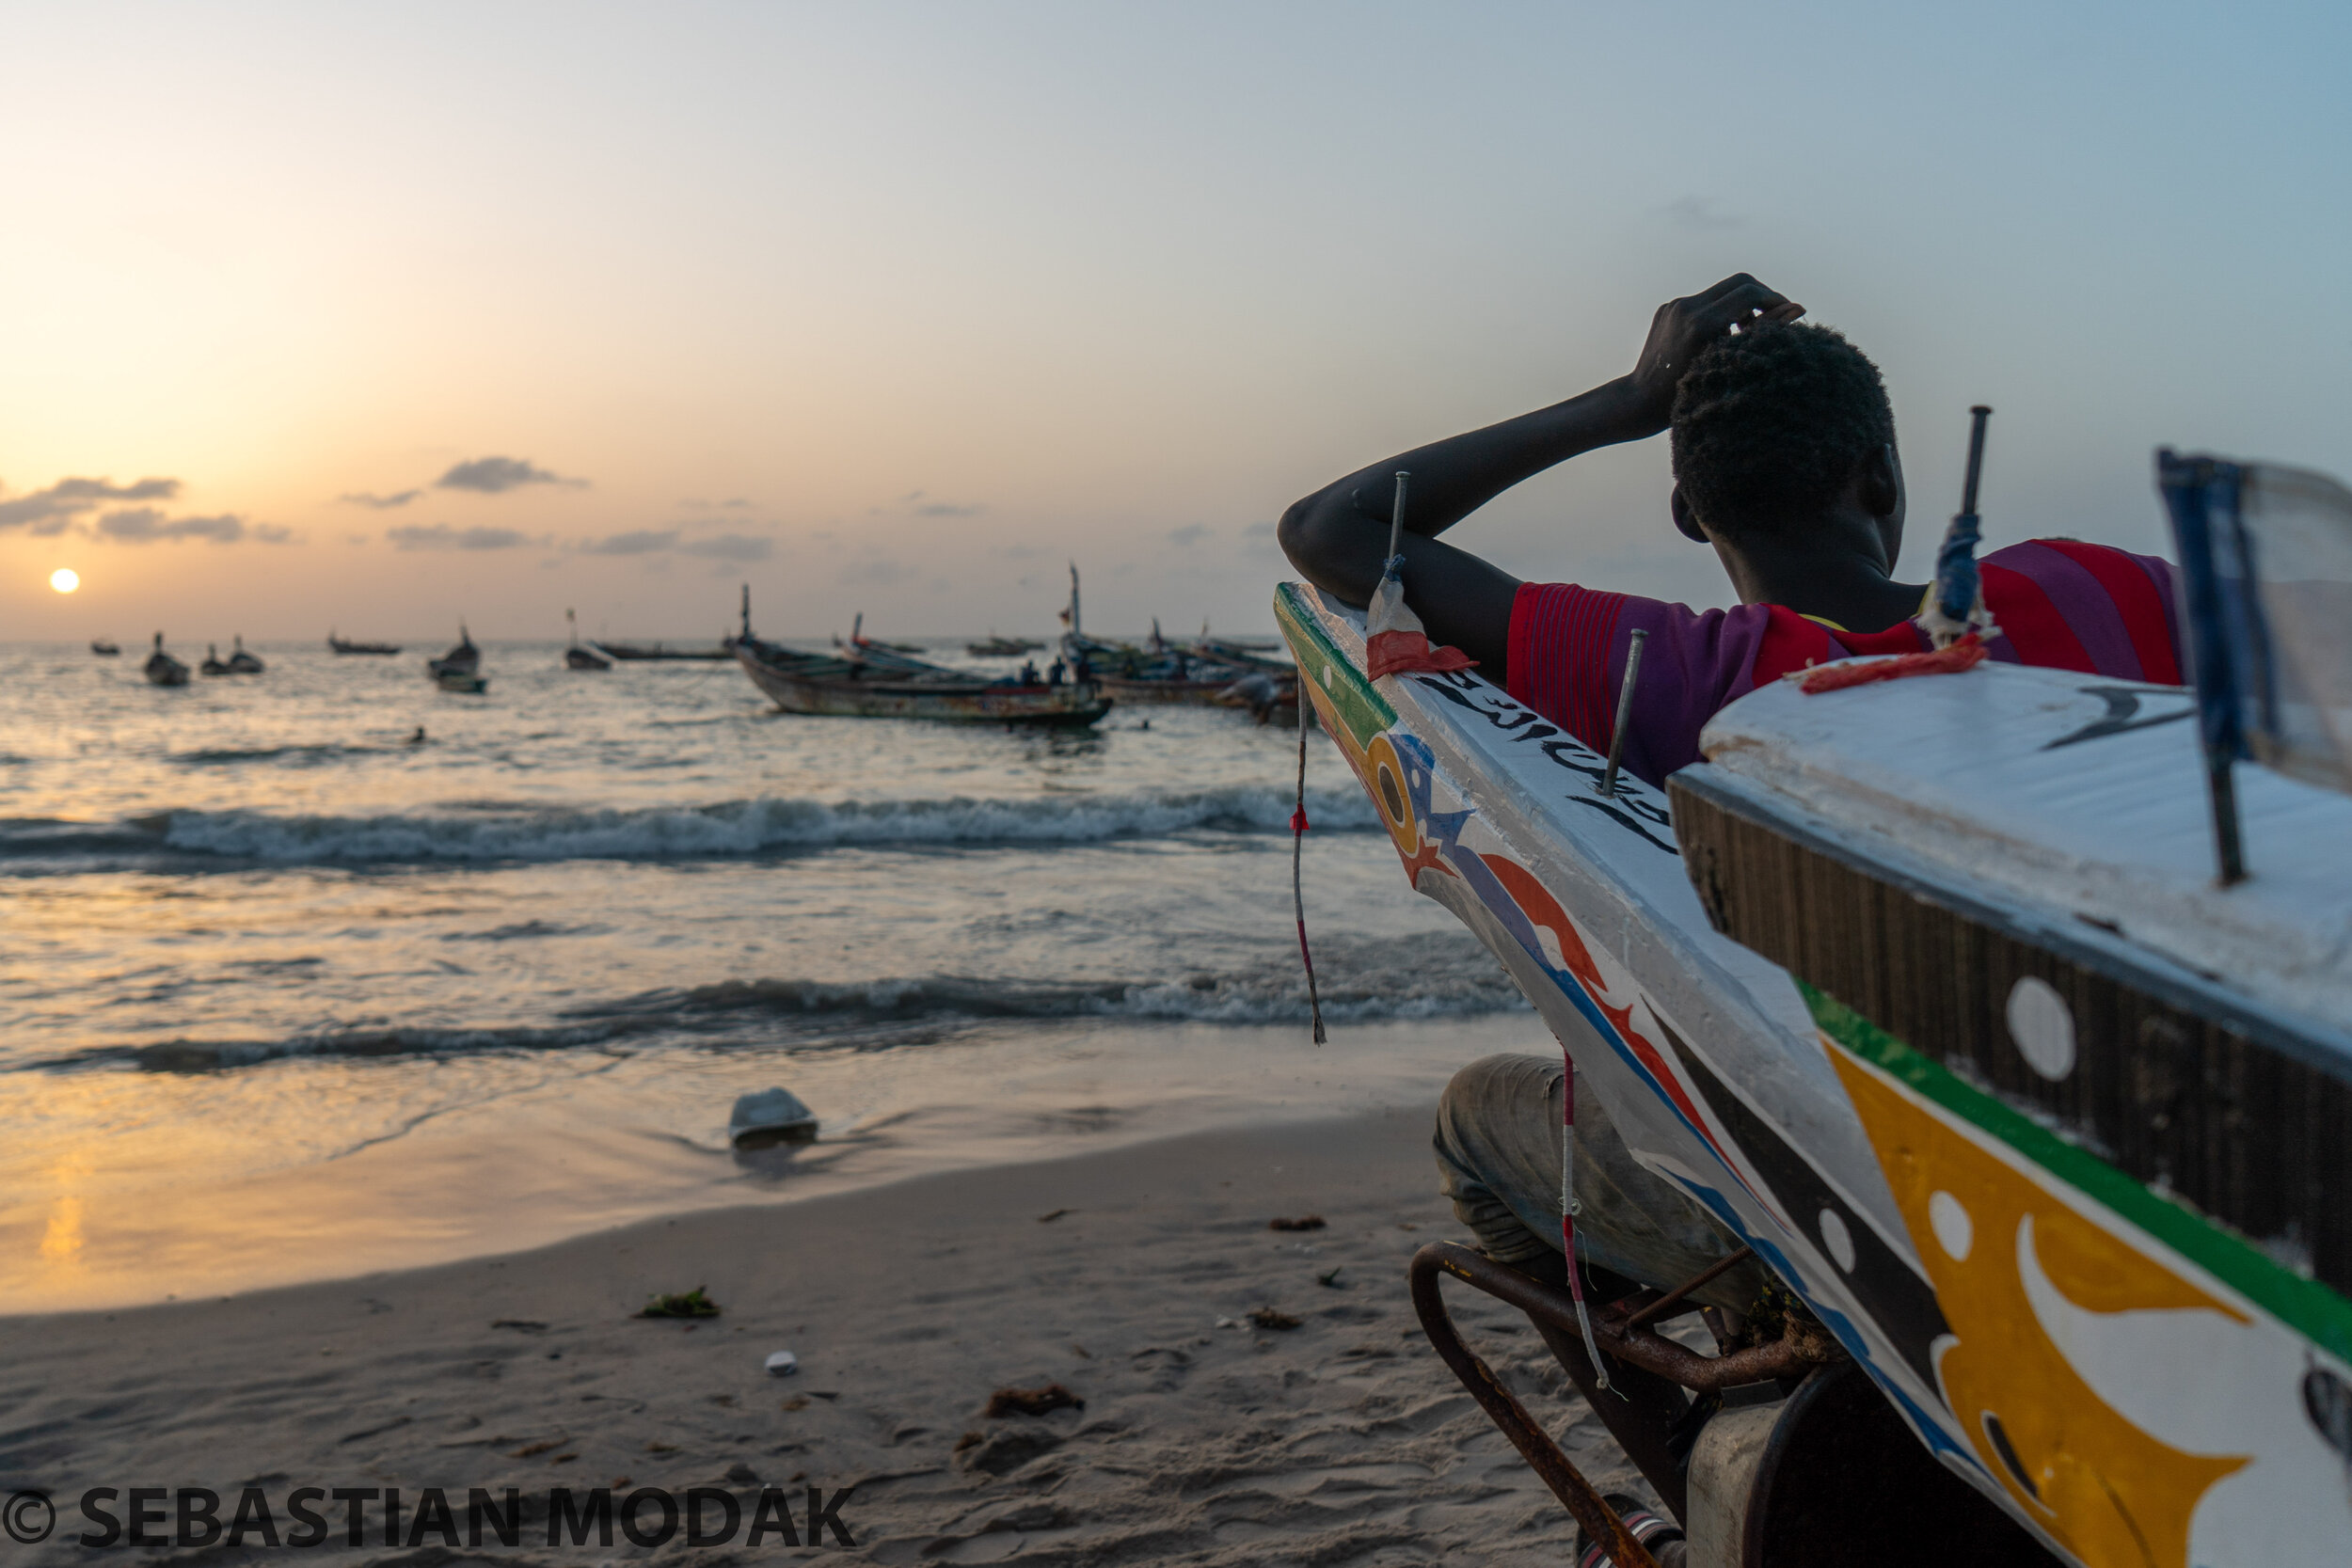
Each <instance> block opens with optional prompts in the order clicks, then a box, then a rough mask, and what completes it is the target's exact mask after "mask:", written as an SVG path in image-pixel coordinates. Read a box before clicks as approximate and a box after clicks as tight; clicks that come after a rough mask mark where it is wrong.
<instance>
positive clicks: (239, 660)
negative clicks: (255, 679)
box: [229, 633, 269, 675]
mask: <svg viewBox="0 0 2352 1568" xmlns="http://www.w3.org/2000/svg"><path fill="white" fill-rule="evenodd" d="M268 668H269V666H268V665H266V664H263V663H262V661H261V659H260V657H258V656H256V655H253V654H249V653H247V652H246V650H245V637H244V634H242V633H240V634H239V635H238V637H237V639H236V642H235V645H234V646H233V647H232V648H230V653H229V673H230V674H232V675H258V674H260V673H262V671H264V670H266V669H268Z"/></svg>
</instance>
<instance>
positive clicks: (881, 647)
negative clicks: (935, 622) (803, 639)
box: [833, 610, 928, 668]
mask: <svg viewBox="0 0 2352 1568" xmlns="http://www.w3.org/2000/svg"><path fill="white" fill-rule="evenodd" d="M833 645H834V647H836V648H855V649H858V650H859V651H861V652H863V653H866V654H869V655H870V654H873V653H875V652H877V651H879V652H882V653H885V654H919V653H921V652H922V651H923V647H922V644H920V643H918V642H884V641H882V639H880V638H878V637H868V636H866V611H864V610H859V611H858V612H857V614H856V615H854V616H852V617H851V618H850V640H849V641H847V642H844V641H841V639H840V637H839V636H838V635H836V636H835V637H834V640H833ZM927 668H928V667H927Z"/></svg>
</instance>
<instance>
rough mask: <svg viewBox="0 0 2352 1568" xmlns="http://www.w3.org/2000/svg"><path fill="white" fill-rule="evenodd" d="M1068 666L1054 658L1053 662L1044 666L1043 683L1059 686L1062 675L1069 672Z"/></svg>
mask: <svg viewBox="0 0 2352 1568" xmlns="http://www.w3.org/2000/svg"><path fill="white" fill-rule="evenodd" d="M1069 673H1070V670H1069V667H1068V666H1067V665H1065V664H1063V663H1062V661H1061V660H1060V659H1058V658H1057V659H1056V660H1054V662H1053V663H1051V664H1049V665H1047V666H1046V667H1045V684H1046V685H1048V686H1059V685H1061V683H1062V679H1063V677H1064V676H1066V675H1067V674H1069Z"/></svg>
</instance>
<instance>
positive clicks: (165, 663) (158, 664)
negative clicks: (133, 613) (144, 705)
mask: <svg viewBox="0 0 2352 1568" xmlns="http://www.w3.org/2000/svg"><path fill="white" fill-rule="evenodd" d="M146 673H147V683H148V684H149V685H150V686H185V685H187V684H188V667H187V666H186V665H185V664H183V663H182V662H181V661H180V660H179V659H176V658H174V657H171V656H170V655H169V654H167V653H166V652H164V634H163V633H162V632H157V633H156V634H155V651H154V652H153V653H151V654H149V655H148V656H147V667H146Z"/></svg>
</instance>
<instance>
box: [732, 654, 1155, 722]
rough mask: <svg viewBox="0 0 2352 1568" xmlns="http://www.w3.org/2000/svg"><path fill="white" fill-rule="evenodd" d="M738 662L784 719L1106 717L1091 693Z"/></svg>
mask: <svg viewBox="0 0 2352 1568" xmlns="http://www.w3.org/2000/svg"><path fill="white" fill-rule="evenodd" d="M736 662H738V663H739V664H740V665H741V666H742V667H743V673H745V674H746V675H748V676H750V677H751V681H752V684H753V685H754V686H756V687H758V688H759V689H760V690H761V691H763V692H765V693H766V694H767V696H768V698H769V700H770V701H771V702H772V703H774V704H775V705H776V706H777V707H778V708H780V709H782V710H783V711H784V712H786V713H806V714H817V715H822V716H826V717H831V718H837V719H923V720H930V721H937V722H945V723H959V724H1092V723H1095V722H1097V721H1100V720H1101V719H1102V718H1103V717H1104V715H1105V714H1107V713H1109V712H1110V710H1111V700H1110V699H1109V698H1108V697H1106V696H1104V695H1103V694H1102V693H1101V692H1099V691H1097V690H1096V689H1094V688H1093V687H1091V686H1074V685H1073V686H1058V687H1042V686H1038V687H1019V686H987V685H983V684H981V683H978V682H973V683H971V684H969V685H966V684H963V683H960V682H959V683H953V684H949V683H945V682H929V681H918V680H911V679H899V678H894V677H893V676H892V674H891V673H888V672H887V671H885V672H882V673H880V674H879V675H877V676H875V677H873V678H859V679H847V678H842V677H839V676H834V675H804V674H801V673H795V672H794V671H792V670H789V669H781V668H778V667H777V665H776V664H775V663H773V662H771V661H770V660H768V659H764V658H762V657H760V656H759V654H758V653H757V652H756V651H755V650H754V649H751V648H748V647H739V648H738V649H737V651H736ZM819 662H822V663H825V664H834V663H837V662H838V661H835V660H823V661H819Z"/></svg>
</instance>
